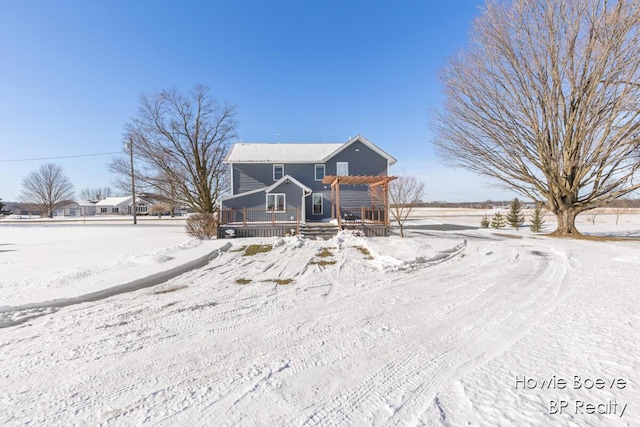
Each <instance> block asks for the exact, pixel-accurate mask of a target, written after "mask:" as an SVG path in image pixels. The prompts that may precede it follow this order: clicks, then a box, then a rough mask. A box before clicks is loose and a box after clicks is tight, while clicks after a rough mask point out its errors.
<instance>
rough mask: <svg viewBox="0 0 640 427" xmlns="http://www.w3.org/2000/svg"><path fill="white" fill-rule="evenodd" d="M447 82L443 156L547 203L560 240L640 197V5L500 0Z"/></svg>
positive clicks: (623, 0) (609, 0)
mask: <svg viewBox="0 0 640 427" xmlns="http://www.w3.org/2000/svg"><path fill="white" fill-rule="evenodd" d="M442 80H443V83H444V88H445V94H446V101H445V106H444V109H443V111H441V112H440V114H439V115H438V116H437V118H436V120H435V127H436V141H435V142H436V145H437V146H438V147H439V149H440V152H441V154H442V155H443V156H444V158H445V159H446V160H447V161H449V162H450V163H452V164H454V165H458V166H461V167H464V168H466V169H469V170H471V171H474V172H477V173H479V174H482V175H485V176H488V177H490V178H491V179H493V180H494V181H496V182H498V183H499V184H500V185H502V186H503V187H505V188H508V189H512V190H515V191H517V192H518V193H520V194H521V195H523V196H525V197H527V198H530V199H533V200H544V201H545V202H546V207H547V209H548V210H549V211H550V212H552V213H553V214H555V216H556V218H557V222H558V227H557V229H556V230H555V233H556V234H559V235H574V234H580V233H579V232H578V230H577V229H576V227H575V218H576V216H577V215H578V214H579V213H581V212H584V211H586V210H589V209H593V208H596V207H599V206H603V205H605V204H606V203H608V202H609V201H611V200H613V199H615V198H618V197H621V196H624V195H625V194H628V193H630V192H632V191H634V190H635V189H637V188H640V181H638V180H635V181H634V176H635V175H636V174H637V173H638V170H639V169H640V163H639V162H638V161H637V159H634V153H637V152H638V150H639V149H640V84H638V81H640V2H638V1H637V0H634V1H631V0H564V1H557V0H514V1H513V2H499V1H493V0H490V1H488V3H487V5H486V7H485V9H484V11H483V14H482V16H480V17H479V18H478V19H477V20H476V21H475V24H474V27H473V30H472V32H471V39H470V45H469V48H468V49H467V50H466V51H464V52H461V53H460V54H458V55H456V56H455V57H453V58H452V59H451V60H450V62H449V64H448V66H447V67H446V68H445V69H444V71H443V74H442Z"/></svg>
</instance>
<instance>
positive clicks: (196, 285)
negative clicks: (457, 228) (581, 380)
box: [0, 230, 567, 426]
mask: <svg viewBox="0 0 640 427" xmlns="http://www.w3.org/2000/svg"><path fill="white" fill-rule="evenodd" d="M418 231H419V230H418ZM419 232H421V233H422V231H419ZM424 232H425V233H426V232H427V231H424ZM432 234H433V236H432V238H434V239H437V238H439V239H447V241H446V245H444V246H446V247H447V248H449V249H448V250H446V251H443V252H445V253H448V254H452V255H451V256H450V257H447V258H446V259H444V260H442V261H441V260H439V259H438V262H437V263H435V262H434V263H433V264H429V263H421V264H420V265H419V266H417V267H416V268H407V269H395V270H394V269H386V270H381V269H380V267H379V263H376V262H374V260H369V259H367V258H366V257H364V256H363V254H362V253H361V252H360V251H358V250H357V249H356V247H357V246H356V245H361V244H362V241H357V242H348V241H347V243H345V244H342V243H340V244H338V245H335V244H334V243H325V242H322V243H320V242H315V241H307V242H305V243H304V246H302V247H293V246H291V245H282V246H278V247H275V246H274V248H273V249H272V251H271V252H270V253H268V254H258V255H256V256H252V257H242V256H241V255H240V253H237V252H234V251H226V252H225V253H224V254H222V256H219V257H217V258H216V259H213V260H212V262H211V263H210V264H209V266H207V267H205V268H203V269H202V270H200V271H196V272H194V274H192V275H190V276H188V277H187V278H186V279H185V281H188V283H189V286H188V287H187V288H185V289H184V291H181V293H180V294H179V295H178V294H168V295H162V296H158V297H157V298H146V299H145V300H144V301H140V300H138V299H135V300H131V301H130V300H126V299H124V298H122V299H113V300H110V301H103V302H102V303H101V304H96V305H90V306H83V307H78V308H77V312H75V313H69V315H68V316H67V315H64V316H63V315H62V313H60V319H58V320H57V323H56V325H55V326H57V327H59V328H60V331H58V332H56V333H55V336H54V337H49V342H48V345H47V346H46V353H43V354H39V355H38V357H39V358H40V359H37V358H32V359H31V360H29V359H28V358H24V357H22V354H24V353H25V352H27V351H32V352H35V351H36V350H38V349H39V346H40V347H42V343H41V338H38V337H37V336H36V337H35V338H34V339H33V340H32V341H31V342H23V341H18V339H17V338H19V339H20V340H22V339H23V337H22V334H20V336H19V337H17V338H14V337H13V336H12V335H11V334H12V332H13V331H7V337H9V338H8V339H11V340H12V341H10V342H8V343H7V344H6V346H7V347H6V348H4V347H3V352H5V353H6V352H7V351H9V350H10V351H11V352H12V354H14V355H16V356H13V357H15V360H19V361H20V363H23V365H22V366H18V368H20V367H22V368H28V372H29V375H30V377H29V378H37V377H38V376H39V375H42V374H43V373H46V372H49V371H52V370H53V369H51V368H50V366H53V367H54V368H55V369H59V370H60V371H63V372H68V371H69V372H70V371H71V369H70V368H69V367H73V370H75V371H74V374H73V375H71V374H70V375H69V378H65V379H64V381H63V384H62V386H58V387H57V388H52V387H48V386H47V385H46V383H43V382H42V381H33V383H32V384H29V389H28V390H26V391H22V390H17V391H12V390H9V393H12V394H10V397H11V399H14V400H13V404H12V405H11V406H10V407H8V408H9V409H7V411H8V412H7V413H9V414H11V415H12V416H15V417H16V418H15V419H16V420H20V418H19V416H20V415H19V414H17V415H16V413H17V409H12V408H18V409H19V410H22V411H23V412H26V411H25V408H26V409H27V410H31V411H32V412H34V413H36V414H39V415H40V418H35V419H43V420H48V421H49V422H50V423H53V424H55V423H59V424H64V421H65V420H67V421H68V420H69V419H75V420H78V419H82V420H83V421H86V422H87V423H88V424H99V423H101V422H102V423H103V422H105V420H106V421H107V422H108V421H109V420H111V421H113V420H116V421H117V422H119V423H136V421H138V422H142V420H146V421H147V422H150V423H154V424H161V425H175V424H185V425H186V424H193V423H194V422H196V423H197V422H198V421H199V422H205V423H207V422H209V420H211V422H210V423H211V424H213V423H216V422H217V423H220V422H225V423H227V424H230V425H235V424H241V425H260V424H270V425H285V424H296V425H310V426H313V425H345V424H352V425H403V424H406V425H416V424H419V421H420V420H421V417H422V416H423V415H424V414H425V411H427V410H428V409H429V407H430V405H433V404H434V402H436V401H437V399H438V396H439V393H440V392H441V390H442V389H443V388H444V387H445V385H446V384H448V383H449V382H451V381H453V380H455V379H458V378H461V377H462V376H463V375H464V374H465V373H466V372H468V371H470V370H472V369H474V368H476V367H478V366H481V365H483V364H484V363H486V362H487V361H489V360H491V359H492V358H494V357H495V356H496V355H497V354H499V353H500V352H503V351H505V349H507V348H509V347H510V346H511V345H512V344H513V343H514V342H516V341H517V340H518V339H519V338H520V337H522V336H523V335H525V334H526V333H527V332H528V330H529V328H531V327H533V325H534V324H535V323H536V320H537V318H538V317H539V316H540V314H542V313H544V312H545V311H549V310H551V309H553V307H554V306H555V304H558V303H559V301H560V298H558V296H559V295H560V294H561V292H562V286H561V284H562V283H563V280H564V276H565V273H566V269H567V259H566V255H565V254H564V253H563V252H557V251H555V250H554V249H553V247H552V245H550V244H546V243H545V242H544V241H539V240H513V239H502V238H499V237H495V236H485V235H484V234H483V233H477V234H476V233H474V232H473V231H468V232H466V231H461V232H459V233H458V232H451V233H448V234H447V233H439V232H434V233H432ZM461 241H466V243H465V244H464V246H460V247H458V246H459V245H461V243H460V242H461ZM449 243H450V244H449ZM327 245H335V246H338V247H336V248H331V252H332V257H331V259H332V260H335V261H336V263H335V264H332V265H327V266H326V267H320V266H318V265H315V264H310V262H311V261H312V260H313V259H314V257H315V255H316V254H317V252H318V251H319V250H320V249H321V248H322V247H324V246H327ZM419 247H421V248H427V247H430V246H429V245H427V244H425V245H423V246H419ZM433 247H440V246H438V245H434V246H433ZM456 247H458V249H455V248H456ZM535 251H538V252H539V253H540V254H542V253H544V254H545V256H541V255H539V254H536V253H534V252H535ZM426 252H428V251H427V249H425V253H416V254H415V255H416V256H424V258H425V259H430V258H428V257H429V256H430V255H432V253H431V252H429V253H426ZM462 254H464V255H462ZM374 255H375V254H374ZM454 255H455V256H454ZM385 256H386V255H385ZM440 261H441V262H440ZM238 278H249V279H252V282H251V283H249V284H247V285H239V284H236V280H237V279H238ZM278 278H282V279H293V282H292V283H291V284H290V285H282V286H281V285H276V284H274V282H273V279H278ZM194 303H197V305H194ZM69 311H71V310H69ZM0 315H1V313H0ZM55 317H56V318H57V317H58V316H55ZM52 318H53V317H52ZM37 328H47V331H48V330H51V329H52V327H51V326H48V325H35V324H34V327H33V331H32V330H31V329H32V328H29V329H26V328H25V329H24V330H23V331H18V330H16V331H15V332H16V333H15V334H13V335H15V336H17V335H18V332H21V333H27V332H32V333H33V334H36V333H39V332H41V329H37ZM58 333H60V334H67V336H72V337H73V341H72V344H69V343H65V342H64V340H60V339H58V335H57V334H58ZM50 335H51V334H50ZM0 338H2V336H0ZM36 338H37V339H36ZM49 353H51V354H53V355H56V356H55V357H57V359H54V361H53V362H49V360H50V357H51V356H49ZM60 354H62V355H63V356H58V355H60ZM17 355H20V356H17ZM65 355H69V356H65ZM98 358H100V359H101V361H100V362H99V363H96V360H98ZM34 360H36V361H38V360H44V361H46V362H47V363H49V365H45V364H38V363H34ZM18 371H19V370H18ZM76 372H79V374H77V373H76ZM10 375H12V376H7V377H6V378H0V380H4V381H5V384H8V383H9V382H10V381H14V380H15V379H19V378H20V377H19V376H18V374H14V373H11V374H10ZM74 375H75V376H74ZM95 384H103V388H102V389H101V390H99V392H100V393H102V394H100V395H98V397H97V398H95V400H93V401H90V403H91V405H90V406H89V405H88V404H87V408H88V410H87V411H85V412H84V413H80V414H77V413H74V411H77V410H78V405H79V404H75V403H74V402H73V401H71V402H70V401H69V400H68V399H67V400H66V401H65V407H64V408H60V409H59V411H58V412H56V413H55V414H51V413H50V412H51V411H49V412H48V411H47V410H46V408H47V404H44V405H43V404H42V401H45V403H46V402H49V408H50V407H52V405H54V403H52V402H60V401H64V399H65V396H69V395H70V394H71V393H75V392H77V391H78V390H80V392H81V394H82V392H85V393H86V390H91V391H92V392H93V391H94V390H95V389H96V387H95ZM38 391H40V393H41V394H42V398H41V399H38V397H39V396H38V394H37V393H38ZM435 404H436V405H438V404H437V403H435ZM438 407H439V408H440V416H441V418H442V419H445V418H446V417H447V414H446V412H445V411H446V405H439V406H438ZM42 408H45V409H42ZM109 411H116V413H117V414H118V415H117V416H118V417H122V418H115V417H116V416H115V415H101V414H110V413H111V412H109ZM74 417H75V418H74ZM79 417H80V418H79ZM82 417H84V418H82ZM101 417H102V418H101ZM107 417H113V418H107ZM136 417H137V418H136Z"/></svg>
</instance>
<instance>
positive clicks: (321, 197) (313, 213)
mask: <svg viewBox="0 0 640 427" xmlns="http://www.w3.org/2000/svg"><path fill="white" fill-rule="evenodd" d="M316 194H317V195H319V196H320V213H316V212H315V211H314V206H315V203H314V202H313V197H314V196H315V195H316ZM311 214H312V215H322V214H324V194H322V193H312V194H311Z"/></svg>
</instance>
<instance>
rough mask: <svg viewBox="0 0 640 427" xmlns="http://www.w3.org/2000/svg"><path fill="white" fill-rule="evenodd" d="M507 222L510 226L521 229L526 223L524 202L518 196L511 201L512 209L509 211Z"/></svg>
mask: <svg viewBox="0 0 640 427" xmlns="http://www.w3.org/2000/svg"><path fill="white" fill-rule="evenodd" d="M507 222H508V223H509V225H510V226H512V227H513V228H515V229H516V230H517V229H519V228H520V227H521V226H522V224H524V215H523V214H522V204H521V203H520V200H518V199H517V198H515V199H513V201H512V202H511V209H510V210H509V212H508V213H507Z"/></svg>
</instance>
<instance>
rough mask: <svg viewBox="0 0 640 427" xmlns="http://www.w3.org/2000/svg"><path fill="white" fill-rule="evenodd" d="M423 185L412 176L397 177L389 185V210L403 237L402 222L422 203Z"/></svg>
mask: <svg viewBox="0 0 640 427" xmlns="http://www.w3.org/2000/svg"><path fill="white" fill-rule="evenodd" d="M424 193H425V184H424V182H422V181H419V180H418V179H416V177H414V176H399V177H398V179H395V180H393V181H391V182H390V183H389V205H390V206H389V210H390V213H391V217H392V218H393V219H394V220H395V222H396V223H397V224H398V228H400V237H404V222H405V221H406V220H407V218H408V217H409V214H410V213H411V211H412V210H413V208H414V207H415V206H416V205H417V204H418V203H420V202H421V201H422V198H423V197H424Z"/></svg>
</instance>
